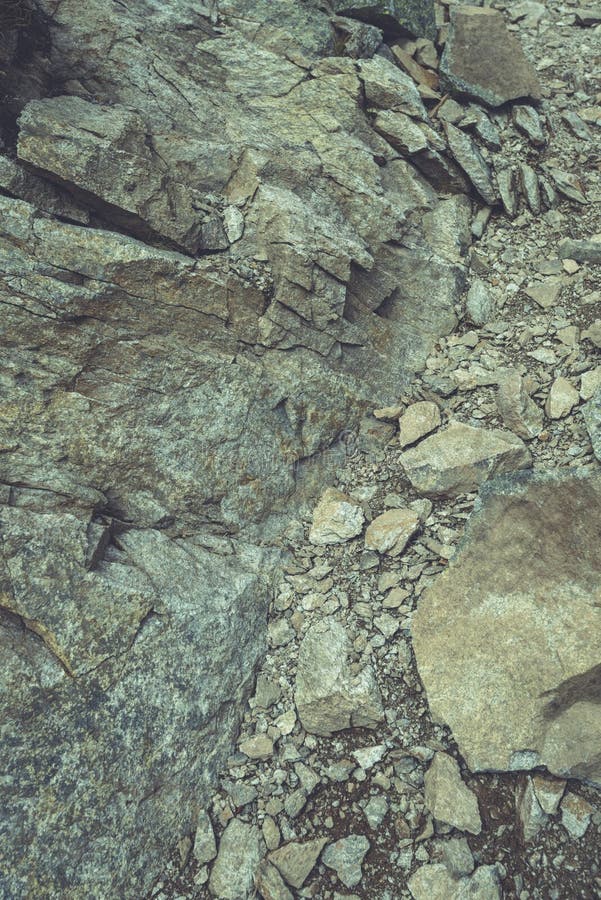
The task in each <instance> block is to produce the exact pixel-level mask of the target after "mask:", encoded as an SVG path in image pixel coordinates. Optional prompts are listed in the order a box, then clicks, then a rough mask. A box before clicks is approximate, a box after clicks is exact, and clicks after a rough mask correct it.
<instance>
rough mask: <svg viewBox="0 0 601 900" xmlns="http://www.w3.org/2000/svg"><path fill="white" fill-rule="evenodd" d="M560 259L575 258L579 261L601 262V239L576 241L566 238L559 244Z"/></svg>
mask: <svg viewBox="0 0 601 900" xmlns="http://www.w3.org/2000/svg"><path fill="white" fill-rule="evenodd" d="M559 258H560V259H575V260H576V261H577V262H590V263H601V241H595V240H590V241H575V240H572V239H571V238H566V239H565V240H563V241H562V242H561V243H560V245H559Z"/></svg>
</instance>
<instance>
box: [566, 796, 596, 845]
mask: <svg viewBox="0 0 601 900" xmlns="http://www.w3.org/2000/svg"><path fill="white" fill-rule="evenodd" d="M593 812H594V807H593V806H591V804H590V803H589V802H588V800H585V799H584V797H579V796H578V794H574V793H573V792H572V791H568V793H567V794H566V795H565V796H564V798H563V800H562V801H561V824H562V825H563V827H564V828H565V830H566V831H567V832H568V834H569V835H570V837H572V838H575V839H576V840H578V839H579V838H581V837H584V835H585V834H586V832H587V830H588V827H589V825H590V822H591V818H592V815H593Z"/></svg>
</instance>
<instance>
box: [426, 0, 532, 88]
mask: <svg viewBox="0 0 601 900" xmlns="http://www.w3.org/2000/svg"><path fill="white" fill-rule="evenodd" d="M440 74H441V81H442V83H443V84H444V86H445V87H446V89H447V90H450V91H451V92H452V93H453V94H455V95H457V96H467V97H471V98H473V99H475V100H481V101H482V102H483V103H486V104H487V105H488V106H503V104H504V103H508V102H509V101H510V100H517V99H520V98H522V97H531V98H532V99H533V100H540V98H541V89H540V85H539V82H538V78H537V75H536V72H535V70H534V69H533V67H532V66H531V65H530V63H529V62H528V60H527V59H526V57H525V56H524V51H523V50H522V47H521V45H520V43H519V41H518V40H517V38H516V37H514V35H512V34H510V33H509V32H508V31H507V29H506V27H505V23H504V21H503V16H502V15H501V14H500V13H499V12H497V10H493V9H490V8H482V9H481V8H479V7H475V6H454V7H452V8H451V28H450V30H449V36H448V39H447V42H446V45H445V50H444V53H443V56H442V59H441V62H440Z"/></svg>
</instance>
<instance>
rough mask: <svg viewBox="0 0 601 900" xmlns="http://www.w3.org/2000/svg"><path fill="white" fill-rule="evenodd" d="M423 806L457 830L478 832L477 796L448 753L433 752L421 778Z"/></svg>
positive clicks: (471, 832)
mask: <svg viewBox="0 0 601 900" xmlns="http://www.w3.org/2000/svg"><path fill="white" fill-rule="evenodd" d="M424 787H425V800H426V806H427V807H428V809H429V810H430V812H431V813H432V815H433V817H434V818H435V819H436V820H437V821H439V822H444V823H445V824H446V825H451V826H452V827H453V828H457V829H458V830H459V831H469V832H470V834H480V831H481V830H482V820H481V818H480V812H479V809H478V800H477V797H476V795H475V794H474V793H472V791H470V789H469V788H468V787H467V785H466V784H465V783H464V782H463V780H462V778H461V772H460V770H459V765H458V764H457V762H456V760H454V759H453V757H452V756H449V755H448V754H447V753H435V754H434V759H433V760H432V762H431V763H430V767H429V769H428V771H427V772H426V775H425V778H424Z"/></svg>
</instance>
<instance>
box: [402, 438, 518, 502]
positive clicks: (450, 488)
mask: <svg viewBox="0 0 601 900" xmlns="http://www.w3.org/2000/svg"><path fill="white" fill-rule="evenodd" d="M401 463H402V464H403V468H404V469H405V472H406V473H407V476H408V478H409V480H410V481H411V484H412V485H413V487H414V488H415V489H416V490H417V491H419V492H420V493H421V494H426V496H429V497H455V496H457V494H462V493H466V492H469V491H473V490H476V489H477V488H478V485H480V484H482V483H483V482H484V481H486V480H487V479H489V478H492V477H494V476H495V475H501V474H503V473H505V472H511V471H514V470H515V469H524V468H527V467H529V466H530V465H531V464H532V460H531V457H530V453H529V451H528V450H527V448H526V446H525V445H524V443H523V442H522V441H521V440H520V439H519V438H517V437H515V436H514V435H513V434H511V433H510V432H507V431H502V430H501V429H499V428H495V429H492V430H488V429H486V428H474V427H473V426H471V425H464V424H463V422H455V421H453V422H451V423H450V424H449V425H448V427H447V428H445V429H443V430H442V431H438V432H437V433H436V434H433V435H432V436H431V437H428V438H426V439H425V440H424V441H422V442H421V443H420V444H418V445H417V447H413V448H411V449H410V450H406V451H405V452H404V453H402V454H401Z"/></svg>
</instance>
